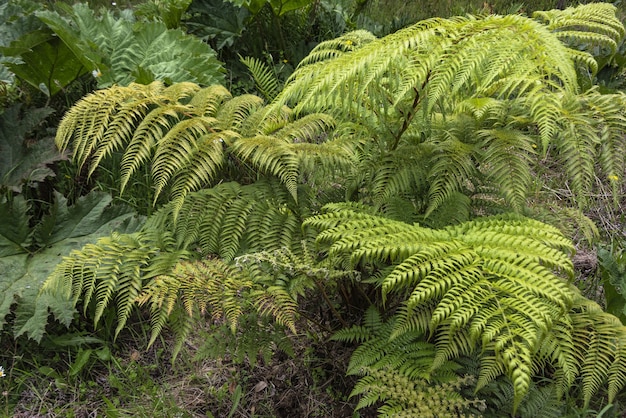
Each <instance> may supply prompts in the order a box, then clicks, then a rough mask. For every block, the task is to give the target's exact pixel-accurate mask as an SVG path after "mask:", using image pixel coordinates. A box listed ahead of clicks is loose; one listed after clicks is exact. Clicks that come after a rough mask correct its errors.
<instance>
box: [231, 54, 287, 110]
mask: <svg viewBox="0 0 626 418" xmlns="http://www.w3.org/2000/svg"><path fill="white" fill-rule="evenodd" d="M239 61H240V62H241V63H242V64H243V65H245V66H246V68H247V69H248V71H249V72H250V75H251V76H252V78H253V79H254V84H255V87H256V89H257V90H258V91H259V93H261V95H262V96H263V98H265V100H266V101H267V102H271V101H272V100H274V98H275V97H276V95H277V94H278V92H279V91H280V88H279V85H278V77H277V75H276V73H275V72H274V71H273V70H272V68H270V66H269V65H267V64H266V63H264V62H263V61H261V60H259V59H257V58H254V57H240V58H239Z"/></svg>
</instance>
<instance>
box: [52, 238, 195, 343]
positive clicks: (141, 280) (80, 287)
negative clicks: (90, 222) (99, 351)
mask: <svg viewBox="0 0 626 418" xmlns="http://www.w3.org/2000/svg"><path fill="white" fill-rule="evenodd" d="M157 235H158V234H157ZM159 241H161V242H160V243H159ZM186 257H188V254H187V253H186V252H185V251H177V250H175V249H173V248H172V240H171V239H170V238H167V237H166V238H165V239H163V237H157V236H155V234H154V233H149V232H148V233H145V232H138V233H135V234H113V235H112V236H110V237H105V238H101V239H100V240H98V242H97V243H96V244H88V245H86V246H85V247H84V248H83V249H81V250H75V251H73V252H72V253H71V254H70V255H69V256H68V257H65V258H64V259H63V261H62V262H61V263H60V264H59V265H58V266H57V267H56V269H55V271H54V272H53V273H52V274H51V276H50V277H49V278H48V279H47V280H46V282H45V283H44V285H43V291H52V292H61V293H64V294H66V295H67V296H68V297H69V298H71V299H72V300H73V301H74V304H77V303H78V301H79V300H80V299H82V302H83V304H84V307H83V309H84V311H85V312H87V310H88V309H90V307H91V306H92V305H93V307H94V312H93V320H94V325H95V326H97V325H98V323H99V322H100V319H101V318H102V315H103V314H104V311H105V309H107V308H108V307H109V305H111V304H112V302H113V301H115V304H116V305H117V323H118V325H117V328H116V330H115V336H117V335H118V334H119V332H120V331H121V330H122V328H123V327H124V326H125V325H126V321H127V320H128V318H129V316H130V313H131V311H132V309H133V307H134V306H135V300H136V299H137V297H138V295H139V294H140V292H141V291H142V290H143V288H144V286H145V285H146V283H147V282H149V279H151V278H152V277H156V276H158V275H159V274H163V273H167V272H168V271H169V270H170V269H171V268H172V267H173V265H174V264H175V263H176V262H178V261H179V260H180V259H184V258H186ZM148 265H151V266H152V267H151V268H149V269H148V268H147V267H148Z"/></svg>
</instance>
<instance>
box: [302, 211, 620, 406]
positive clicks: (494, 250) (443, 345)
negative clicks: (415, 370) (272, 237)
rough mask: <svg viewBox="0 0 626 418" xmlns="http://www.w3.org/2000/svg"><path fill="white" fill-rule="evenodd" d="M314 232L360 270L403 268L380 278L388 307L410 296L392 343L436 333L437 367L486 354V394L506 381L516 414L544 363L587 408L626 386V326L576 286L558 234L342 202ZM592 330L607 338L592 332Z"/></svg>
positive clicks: (511, 219)
mask: <svg viewBox="0 0 626 418" xmlns="http://www.w3.org/2000/svg"><path fill="white" fill-rule="evenodd" d="M305 225H308V226H312V227H315V228H318V229H321V232H320V233H319V235H318V240H319V241H320V242H327V243H329V244H330V247H329V252H330V254H331V255H340V256H341V255H342V254H345V253H347V254H349V255H350V259H351V262H352V264H353V265H354V266H365V265H372V264H374V265H375V263H380V262H385V263H389V264H391V265H392V266H393V268H392V270H391V272H389V273H386V274H385V275H384V276H383V277H381V278H380V279H379V284H380V286H381V290H382V295H383V300H385V299H388V298H389V297H390V296H391V295H392V294H393V295H397V294H399V295H400V296H401V297H402V298H403V299H404V303H403V305H402V306H401V307H400V309H399V310H398V312H397V313H396V315H395V316H396V318H397V319H396V325H395V329H394V331H393V333H392V334H391V338H392V339H393V338H400V337H401V336H403V335H405V334H406V333H413V332H416V333H418V334H426V335H432V338H433V339H434V344H435V347H436V353H435V356H434V358H433V361H432V366H431V368H432V369H433V370H436V369H437V367H438V366H440V365H442V364H444V363H445V362H446V361H448V360H451V359H455V358H459V357H462V356H468V355H471V354H473V353H481V360H482V361H483V370H481V373H480V375H479V380H478V387H479V388H480V387H482V386H484V385H485V384H487V383H488V382H489V381H491V380H493V379H494V378H496V377H497V376H499V375H500V374H506V375H507V376H508V377H509V379H510V380H511V382H512V384H513V388H514V393H515V396H514V399H515V402H514V409H517V407H519V405H520V402H521V401H522V399H523V397H524V396H525V394H526V393H527V392H528V391H529V390H530V387H531V380H532V377H533V373H534V370H535V369H536V367H538V366H537V365H538V364H540V363H541V362H542V361H544V360H548V361H550V364H551V365H552V366H553V367H555V368H556V369H557V370H558V372H557V375H558V376H560V377H559V382H560V383H559V384H560V385H561V386H562V387H563V388H564V389H566V388H570V387H572V385H574V379H575V378H576V377H577V376H579V377H580V379H581V380H582V382H583V391H584V394H585V401H586V402H588V400H589V399H590V396H592V394H594V393H596V392H597V391H598V390H599V388H600V387H601V385H602V384H603V382H604V381H605V379H607V378H608V379H609V382H610V383H609V391H610V401H611V400H612V399H613V397H614V396H615V394H616V393H617V392H616V391H617V388H618V387H622V386H623V384H624V383H626V381H625V380H624V376H623V374H622V373H621V372H619V371H618V370H619V367H620V366H618V365H619V364H621V361H622V360H621V358H622V355H621V351H622V348H621V345H618V344H617V343H616V341H619V340H618V339H619V338H622V336H623V335H624V328H623V327H622V326H621V324H619V321H618V320H617V319H616V318H615V317H613V316H611V315H608V314H605V313H603V312H602V311H601V310H600V309H599V308H596V306H597V305H594V304H592V303H591V302H590V301H587V300H586V299H584V298H582V297H581V296H580V294H579V293H578V292H577V291H575V290H573V288H572V287H571V286H570V285H568V283H567V281H566V280H565V278H566V277H572V274H573V267H572V263H571V261H570V259H569V256H568V254H570V253H571V252H572V250H573V248H572V245H571V243H569V242H568V240H567V239H565V238H564V237H563V236H562V235H561V234H560V232H558V230H557V229H556V228H552V227H548V226H547V225H544V224H542V223H540V222H537V221H531V220H528V219H524V218H521V217H518V216H514V215H506V216H498V217H487V218H480V219H477V220H475V221H471V222H464V223H461V224H459V225H456V226H449V227H446V228H443V229H440V230H430V229H426V228H423V227H419V226H417V225H409V224H404V223H402V222H397V221H392V220H389V219H385V218H381V217H379V216H375V215H371V214H369V213H366V212H363V211H359V210H358V209H357V210H355V209H354V208H350V207H345V206H342V205H333V206H328V207H327V209H326V213H325V214H322V215H318V216H315V217H312V218H310V219H308V220H306V221H305ZM563 276H564V277H563ZM583 318H584V319H583ZM581 321H582V322H584V323H585V324H586V325H585V326H583V325H582V322H581ZM585 327H586V328H585ZM589 327H594V328H595V327H597V328H596V329H597V331H596V332H592V333H588V332H586V331H585V332H583V331H582V329H583V328H585V329H590V328H589ZM582 347H586V350H590V348H591V351H589V352H588V354H591V355H586V354H584V353H583V351H582ZM544 350H545V351H544ZM594 350H595V351H594ZM549 353H552V354H549ZM593 353H595V354H593ZM550 355H552V356H553V357H549V356H550ZM583 358H584V359H585V360H584V362H583V363H581V359H583Z"/></svg>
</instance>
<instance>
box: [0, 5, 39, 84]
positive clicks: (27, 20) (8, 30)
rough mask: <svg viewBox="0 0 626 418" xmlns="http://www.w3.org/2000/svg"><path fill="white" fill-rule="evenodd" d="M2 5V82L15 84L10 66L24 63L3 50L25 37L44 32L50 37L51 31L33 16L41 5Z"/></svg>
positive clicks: (0, 60)
mask: <svg viewBox="0 0 626 418" xmlns="http://www.w3.org/2000/svg"><path fill="white" fill-rule="evenodd" d="M0 3H1V4H0V81H2V82H3V83H13V81H14V78H15V75H14V74H13V72H11V71H10V70H9V67H8V66H9V65H16V64H20V63H22V62H23V61H22V60H21V57H20V56H19V55H16V56H11V53H10V52H9V53H5V52H3V49H4V48H8V47H9V46H10V45H11V43H13V42H15V41H17V40H19V39H20V38H22V37H23V36H27V35H29V34H30V35H29V36H33V35H35V36H36V34H37V33H39V32H40V31H42V30H43V31H44V32H45V33H47V34H48V35H49V34H50V31H49V30H48V29H47V28H45V26H44V25H43V24H42V23H41V22H40V21H39V19H37V17H35V15H34V14H33V12H34V11H35V10H36V9H38V8H41V4H36V3H34V2H27V1H21V2H19V3H18V2H15V1H3V2H0Z"/></svg>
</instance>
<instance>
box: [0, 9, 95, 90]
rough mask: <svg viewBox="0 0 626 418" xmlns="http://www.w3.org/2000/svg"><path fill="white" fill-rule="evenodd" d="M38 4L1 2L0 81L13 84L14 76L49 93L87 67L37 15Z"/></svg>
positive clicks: (59, 88) (63, 85) (71, 80)
mask: <svg viewBox="0 0 626 418" xmlns="http://www.w3.org/2000/svg"><path fill="white" fill-rule="evenodd" d="M40 8H41V4H40V3H34V2H30V1H15V0H9V1H6V2H4V3H3V4H2V5H1V6H0V33H1V34H2V36H1V39H2V41H1V42H0V54H2V55H1V56H0V63H1V64H2V66H1V67H0V68H2V70H1V71H0V73H1V74H2V76H1V81H2V82H3V83H9V84H12V83H14V81H15V76H17V77H18V78H19V79H21V80H23V81H25V82H27V83H28V84H30V85H32V86H33V87H34V88H36V89H38V90H40V91H41V92H43V93H44V94H46V95H47V96H48V97H50V96H54V95H55V94H57V93H59V92H60V91H62V90H63V89H64V88H65V87H67V86H68V85H69V84H70V83H71V82H73V81H74V80H76V79H77V78H78V77H80V76H81V75H82V74H84V73H86V72H87V70H86V68H84V67H83V66H82V64H81V62H80V61H79V60H78V59H77V58H76V57H75V56H74V54H73V52H72V50H71V49H70V48H68V47H67V46H66V45H65V44H64V43H63V42H61V41H60V40H59V39H58V38H56V37H55V36H54V34H53V33H52V32H51V31H50V30H49V29H48V28H47V27H46V25H44V24H43V23H42V22H41V21H40V20H39V19H37V17H36V16H35V13H36V11H37V10H39V9H40Z"/></svg>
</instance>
